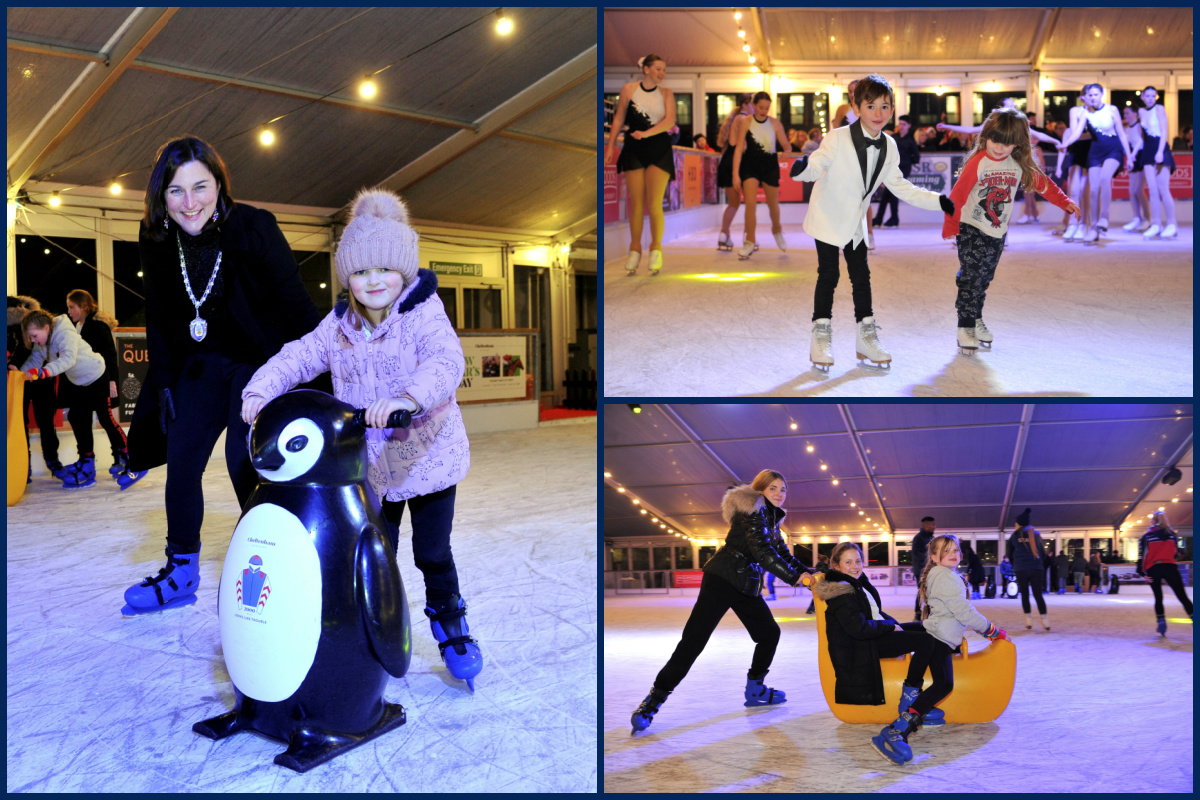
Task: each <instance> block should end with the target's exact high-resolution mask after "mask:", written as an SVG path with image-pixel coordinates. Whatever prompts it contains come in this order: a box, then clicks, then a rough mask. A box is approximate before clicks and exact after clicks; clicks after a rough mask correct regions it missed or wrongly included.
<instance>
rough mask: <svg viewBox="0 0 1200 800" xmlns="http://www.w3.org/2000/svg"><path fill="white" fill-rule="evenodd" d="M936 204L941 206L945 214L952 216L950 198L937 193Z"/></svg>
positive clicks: (952, 208) (952, 206) (951, 201)
mask: <svg viewBox="0 0 1200 800" xmlns="http://www.w3.org/2000/svg"><path fill="white" fill-rule="evenodd" d="M938 205H940V206H941V207H942V211H945V212H946V213H947V214H949V215H950V216H952V217H953V216H954V201H953V200H951V199H950V198H949V197H946V195H944V194H939V195H938Z"/></svg>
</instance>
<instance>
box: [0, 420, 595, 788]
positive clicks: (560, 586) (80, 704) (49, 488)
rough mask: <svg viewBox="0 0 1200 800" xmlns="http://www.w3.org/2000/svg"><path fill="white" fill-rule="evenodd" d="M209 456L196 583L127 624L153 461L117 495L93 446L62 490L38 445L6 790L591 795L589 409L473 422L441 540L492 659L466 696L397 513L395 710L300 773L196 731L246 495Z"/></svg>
mask: <svg viewBox="0 0 1200 800" xmlns="http://www.w3.org/2000/svg"><path fill="white" fill-rule="evenodd" d="M60 438H61V440H62V447H61V449H60V453H62V454H63V455H64V460H65V461H69V460H70V458H69V456H72V455H73V454H74V449H75V448H74V441H73V439H72V437H70V436H69V435H68V436H65V437H60ZM101 441H102V439H101ZM38 447H39V445H38V444H37V440H36V438H35V440H34V452H35V453H38ZM214 454H215V455H214V457H213V459H212V460H211V461H210V463H209V466H208V470H207V472H206V473H205V476H204V496H205V509H206V511H205V517H204V527H203V531H202V533H201V536H202V539H203V542H204V548H203V550H202V553H201V585H200V591H199V600H198V602H197V603H196V604H195V605H193V606H189V607H185V608H178V609H173V610H170V611H167V612H161V613H156V614H149V615H145V616H141V617H136V618H132V619H126V618H123V617H122V616H121V614H120V608H121V606H122V605H123V603H124V601H123V600H122V593H123V592H124V590H125V589H126V588H127V587H128V586H130V585H132V584H133V583H134V582H136V581H138V580H139V579H141V578H142V577H144V576H146V575H152V574H155V573H157V571H158V569H159V567H161V566H162V565H163V563H164V561H165V558H164V556H163V547H164V544H165V531H166V514H165V511H164V509H163V489H164V485H165V482H166V474H165V469H157V470H153V471H151V472H150V474H149V475H148V476H147V477H146V478H144V479H143V480H142V481H141V482H140V483H138V484H136V485H134V486H133V487H131V488H130V489H128V490H127V491H125V492H120V491H118V489H117V486H116V484H115V482H113V481H111V480H108V475H107V469H108V466H109V464H110V463H111V459H110V457H109V456H108V454H107V453H101V455H100V458H99V460H98V463H97V467H98V471H99V472H100V473H101V476H102V478H103V479H102V480H100V481H99V482H98V483H97V485H95V486H92V487H89V488H86V489H80V490H73V491H71V492H68V491H67V490H64V489H62V488H61V485H60V484H59V483H58V482H57V481H54V480H53V479H51V478H50V477H49V476H47V475H46V474H45V472H44V467H43V465H42V461H41V458H40V456H39V455H35V456H34V463H35V469H36V470H37V472H36V473H35V475H34V480H33V483H32V485H30V487H29V489H28V492H27V494H26V496H25V497H24V498H23V499H22V500H21V502H20V503H19V504H18V505H16V506H14V507H12V508H9V509H8V670H7V675H8V696H7V710H8V716H7V719H8V733H7V739H8V761H7V764H8V791H9V792H109V791H116V792H239V793H240V792H247V793H249V792H255V793H266V792H272V793H274V792H322V793H326V792H374V791H383V792H595V791H596V789H597V779H596V712H597V676H596V659H597V651H596V639H597V625H596V622H597V619H596V425H595V421H594V420H587V421H584V422H582V423H575V424H566V425H554V426H543V427H541V428H539V429H537V430H526V431H516V432H511V433H491V434H483V435H476V436H472V437H471V462H472V463H471V471H470V474H469V475H468V476H467V478H466V479H465V480H464V481H463V482H462V483H460V484H459V488H458V493H457V498H456V509H455V520H454V534H453V537H452V539H451V543H452V546H453V549H454V554H455V561H456V563H457V567H458V575H459V580H460V584H461V587H462V594H463V597H464V598H465V600H466V602H467V605H468V607H469V612H468V617H467V620H468V622H469V623H470V627H471V634H472V635H473V636H474V637H475V638H476V639H478V640H479V642H480V646H481V648H482V650H483V654H484V669H483V672H482V673H481V674H480V675H479V677H478V678H476V681H475V693H474V694H473V695H472V694H471V693H470V692H469V691H468V690H467V688H466V685H465V684H464V683H463V682H462V681H458V680H454V679H453V678H451V677H450V675H449V673H448V672H447V671H446V668H445V666H444V665H443V664H442V661H441V658H440V656H439V653H438V648H437V645H436V643H435V642H434V640H433V637H432V636H431V635H430V632H429V623H428V621H427V620H426V618H425V615H424V614H423V613H422V609H423V607H424V598H425V591H424V582H423V580H422V577H421V573H420V572H419V571H418V570H417V569H416V567H415V566H413V557H412V549H411V535H412V528H411V525H410V522H409V517H408V514H405V517H404V521H403V523H402V524H401V527H400V553H399V558H398V561H399V565H400V573H401V575H402V576H403V578H404V583H405V589H406V591H407V594H408V603H409V614H410V616H411V619H412V628H413V635H412V641H413V655H412V663H411V665H410V667H409V670H408V674H407V675H406V676H405V677H403V678H399V679H395V678H394V679H392V680H391V682H390V684H389V686H388V689H387V691H386V692H385V694H384V699H385V700H386V701H387V702H390V703H399V704H401V705H403V706H404V708H405V711H406V713H407V717H408V721H407V724H405V725H403V726H402V727H400V728H399V729H397V730H395V731H392V732H389V733H387V734H384V735H383V736H381V737H380V738H378V739H376V740H374V741H373V742H369V743H367V744H365V745H363V746H361V747H359V748H357V749H355V750H353V751H351V752H349V753H347V754H345V755H342V756H339V757H338V758H336V759H335V760H333V761H331V762H329V763H326V764H323V765H321V766H318V767H316V768H314V769H313V770H312V771H310V772H308V773H305V774H303V775H299V774H297V773H294V772H292V771H291V770H288V769H285V768H283V767H278V766H275V765H274V764H273V763H272V759H273V758H274V757H275V755H276V754H278V753H280V752H283V750H284V749H285V747H284V745H283V744H281V743H279V742H276V741H273V740H270V739H267V738H265V737H261V736H259V735H257V734H247V733H242V734H237V735H235V736H232V737H230V738H228V739H225V740H223V741H216V742H214V741H211V740H209V739H205V738H203V737H201V736H199V735H197V734H195V733H193V732H192V724H193V723H195V722H199V721H201V720H203V719H206V718H208V717H212V716H215V715H217V714H220V713H223V712H224V711H226V710H228V709H230V708H232V707H233V703H234V694H233V688H232V684H231V683H230V681H229V676H228V674H227V672H226V669H225V662H224V659H223V658H222V655H221V640H220V629H219V623H218V620H217V616H216V590H217V583H218V580H219V577H220V573H221V567H222V564H223V563H224V558H225V549H226V546H227V545H228V542H229V537H230V535H231V534H232V533H233V529H234V526H235V524H236V523H237V519H238V507H237V500H236V498H235V497H234V493H233V488H232V486H231V484H230V482H229V478H228V476H227V474H226V470H225V463H224V459H223V454H224V444H223V442H220V443H218V444H217V447H216V449H215V450H214Z"/></svg>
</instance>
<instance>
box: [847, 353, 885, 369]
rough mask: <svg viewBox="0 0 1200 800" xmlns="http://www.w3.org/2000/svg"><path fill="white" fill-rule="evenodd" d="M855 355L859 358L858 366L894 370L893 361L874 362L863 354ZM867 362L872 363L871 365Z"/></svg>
mask: <svg viewBox="0 0 1200 800" xmlns="http://www.w3.org/2000/svg"><path fill="white" fill-rule="evenodd" d="M855 355H857V356H858V364H859V366H861V367H874V368H876V369H891V368H892V360H891V359H890V358H889V359H888V360H887V361H874V360H872V359H870V358H867V357H866V356H864V355H863V354H862V353H855ZM866 362H870V363H869V364H868V363H866Z"/></svg>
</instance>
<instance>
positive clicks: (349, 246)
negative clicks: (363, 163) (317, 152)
mask: <svg viewBox="0 0 1200 800" xmlns="http://www.w3.org/2000/svg"><path fill="white" fill-rule="evenodd" d="M350 214H351V218H350V222H349V224H347V225H346V231H345V232H344V233H343V234H342V240H341V242H339V243H338V249H337V255H336V259H337V270H338V279H339V280H340V281H341V282H342V285H343V286H349V285H350V276H351V275H352V274H353V273H355V272H357V271H358V270H360V269H377V268H379V267H384V268H387V269H394V270H396V271H397V272H399V273H400V274H401V275H402V276H404V285H405V286H408V285H409V284H411V283H413V282H414V281H416V279H417V239H418V237H417V232H416V231H414V230H413V229H412V228H411V227H409V224H408V206H406V205H405V204H404V201H403V200H402V199H400V196H399V195H397V194H395V193H394V192H389V191H387V190H386V189H364V190H363V191H361V192H359V193H358V196H357V197H355V198H354V203H353V206H352V208H351V211H350Z"/></svg>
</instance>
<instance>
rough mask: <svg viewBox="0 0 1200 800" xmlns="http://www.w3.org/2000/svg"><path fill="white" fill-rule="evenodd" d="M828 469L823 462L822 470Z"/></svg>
mask: <svg viewBox="0 0 1200 800" xmlns="http://www.w3.org/2000/svg"><path fill="white" fill-rule="evenodd" d="M827 469H829V467H827V466H825V465H824V464H822V465H821V470H822V471H824V470H827Z"/></svg>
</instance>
